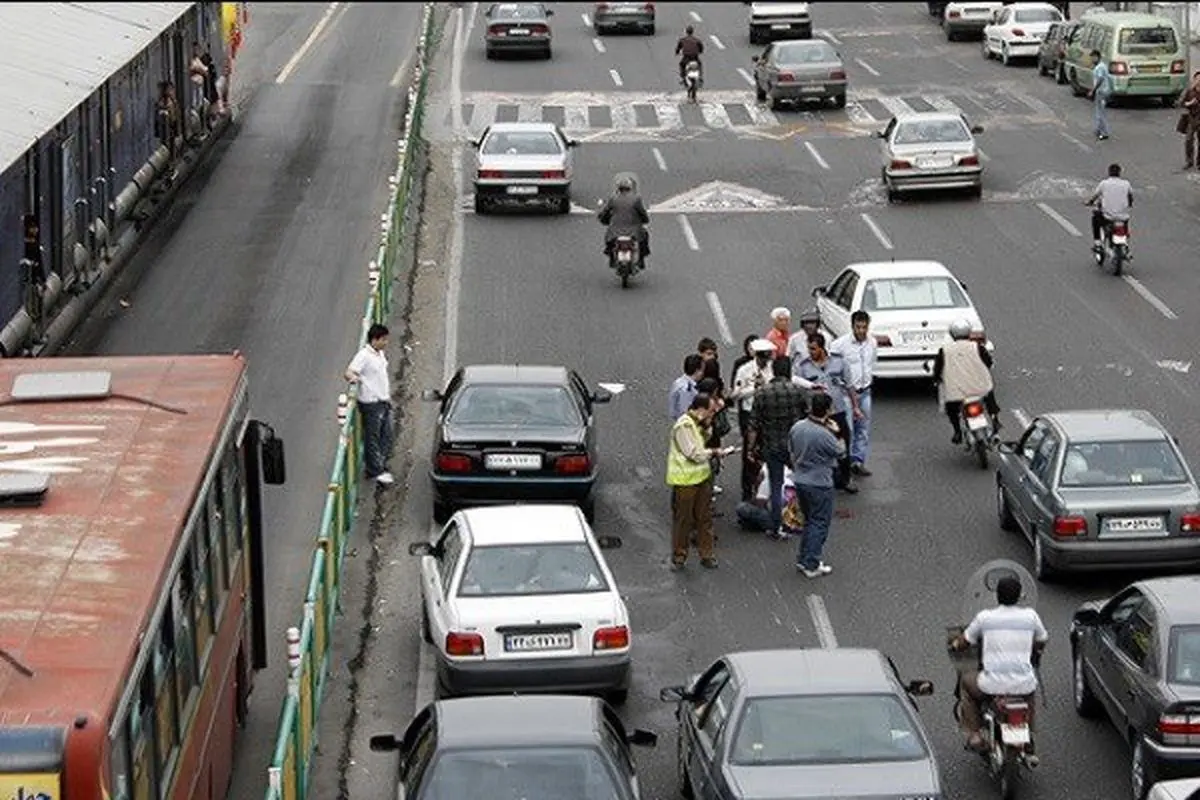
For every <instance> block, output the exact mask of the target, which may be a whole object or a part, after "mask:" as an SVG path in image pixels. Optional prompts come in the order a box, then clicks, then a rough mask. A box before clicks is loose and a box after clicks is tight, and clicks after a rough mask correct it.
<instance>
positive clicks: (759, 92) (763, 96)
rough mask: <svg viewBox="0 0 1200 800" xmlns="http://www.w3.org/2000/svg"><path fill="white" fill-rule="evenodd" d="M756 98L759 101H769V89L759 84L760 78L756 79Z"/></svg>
mask: <svg viewBox="0 0 1200 800" xmlns="http://www.w3.org/2000/svg"><path fill="white" fill-rule="evenodd" d="M754 99H755V100H756V101H757V102H759V103H765V102H767V90H766V89H764V88H762V87H761V86H759V85H758V79H757V78H756V79H755V81H754Z"/></svg>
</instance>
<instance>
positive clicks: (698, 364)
mask: <svg viewBox="0 0 1200 800" xmlns="http://www.w3.org/2000/svg"><path fill="white" fill-rule="evenodd" d="M703 377H704V357H703V356H701V355H700V354H699V353H692V354H691V355H689V356H688V357H687V358H685V359H684V360H683V374H682V375H680V376H679V377H678V378H676V379H675V382H674V383H672V384H671V390H670V392H669V393H668V394H667V416H668V417H669V418H670V420H671V424H672V425H674V424H675V422H676V421H677V420H678V419H679V418H680V417H682V416H683V415H684V413H685V412H686V411H687V410H688V409H689V408H691V407H692V400H694V399H695V398H696V395H697V393H698V392H699V390H698V389H697V388H696V384H697V383H698V382H699V381H700V379H701V378H703Z"/></svg>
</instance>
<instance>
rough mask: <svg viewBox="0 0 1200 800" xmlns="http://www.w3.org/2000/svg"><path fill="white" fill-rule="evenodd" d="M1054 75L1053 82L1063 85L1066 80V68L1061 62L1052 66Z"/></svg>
mask: <svg viewBox="0 0 1200 800" xmlns="http://www.w3.org/2000/svg"><path fill="white" fill-rule="evenodd" d="M1054 71H1055V75H1054V82H1055V83H1057V84H1058V85H1059V86H1063V85H1065V84H1066V82H1067V70H1066V68H1065V67H1064V66H1063V65H1062V64H1057V65H1055V67H1054Z"/></svg>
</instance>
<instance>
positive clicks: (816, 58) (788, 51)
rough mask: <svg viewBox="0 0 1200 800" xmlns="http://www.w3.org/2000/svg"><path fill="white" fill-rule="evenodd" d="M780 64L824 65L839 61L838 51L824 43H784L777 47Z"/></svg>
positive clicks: (776, 55) (776, 57) (776, 53)
mask: <svg viewBox="0 0 1200 800" xmlns="http://www.w3.org/2000/svg"><path fill="white" fill-rule="evenodd" d="M775 60H776V61H778V62H779V63H780V64H824V63H829V62H831V61H837V60H838V54H837V51H836V50H834V49H833V48H832V47H830V46H829V44H827V43H826V42H823V41H807V42H784V43H782V44H777V45H775Z"/></svg>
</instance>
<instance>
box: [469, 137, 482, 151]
mask: <svg viewBox="0 0 1200 800" xmlns="http://www.w3.org/2000/svg"><path fill="white" fill-rule="evenodd" d="M481 144H483V142H482V141H481V140H479V139H472V140H471V147H474V148H475V149H476V150H478V149H479V145H481Z"/></svg>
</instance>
